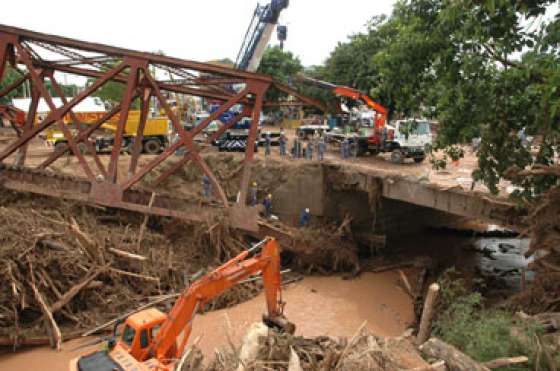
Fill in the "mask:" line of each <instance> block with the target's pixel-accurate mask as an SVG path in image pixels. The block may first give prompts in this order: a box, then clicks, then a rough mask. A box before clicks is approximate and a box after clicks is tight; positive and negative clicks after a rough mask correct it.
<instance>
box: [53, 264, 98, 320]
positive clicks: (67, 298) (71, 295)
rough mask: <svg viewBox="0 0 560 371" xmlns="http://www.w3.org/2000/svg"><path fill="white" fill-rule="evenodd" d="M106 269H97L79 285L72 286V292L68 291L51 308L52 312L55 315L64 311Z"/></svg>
mask: <svg viewBox="0 0 560 371" xmlns="http://www.w3.org/2000/svg"><path fill="white" fill-rule="evenodd" d="M103 270H104V268H97V269H95V270H94V271H93V272H92V273H91V274H90V275H88V276H87V277H86V278H84V279H83V280H82V282H80V283H78V284H77V285H74V286H72V288H70V290H68V291H67V292H66V293H64V295H62V297H61V298H60V300H58V301H57V302H56V303H54V304H53V305H52V307H51V311H52V312H53V313H55V312H56V311H58V310H60V309H62V308H63V307H64V306H65V305H66V304H68V303H69V302H70V301H71V300H72V299H73V298H74V297H75V296H76V295H78V293H79V292H80V291H82V289H83V288H84V287H86V286H87V285H88V284H89V283H90V282H91V281H93V279H94V278H96V277H97V276H98V275H99V273H101V272H102V271H103Z"/></svg>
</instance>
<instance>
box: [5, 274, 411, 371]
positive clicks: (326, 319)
mask: <svg viewBox="0 0 560 371" xmlns="http://www.w3.org/2000/svg"><path fill="white" fill-rule="evenodd" d="M398 282H399V276H398V274H397V273H396V272H384V273H364V274H362V275H360V276H359V277H358V278H356V279H354V280H342V279H341V278H340V277H306V278H305V279H304V280H302V281H300V282H298V283H295V284H291V285H289V286H288V287H287V288H285V289H284V292H283V295H284V300H285V301H286V302H287V304H286V308H285V314H286V316H287V317H288V319H289V320H290V321H292V322H294V323H295V324H296V326H297V330H296V334H298V335H304V336H317V335H329V336H345V337H350V336H352V335H353V334H354V332H356V330H357V329H358V328H359V327H360V325H361V324H362V323H363V322H364V321H367V327H368V328H369V329H370V330H371V331H372V332H373V333H375V334H377V335H384V336H397V335H400V334H401V333H402V332H403V331H404V330H406V328H407V327H408V326H409V325H410V324H411V323H412V321H413V319H414V314H413V305H412V302H411V300H410V297H409V296H408V295H407V294H405V293H404V291H403V290H401V289H400V288H399V286H398V285H399V284H398ZM265 310H266V306H265V302H264V297H263V295H262V294H261V295H259V296H258V297H256V298H254V299H252V300H249V301H247V302H245V303H242V304H239V305H237V306H235V307H232V308H228V309H223V310H218V311H214V312H210V313H206V314H204V315H199V316H197V317H196V318H195V320H194V326H193V333H192V336H191V342H192V341H193V340H194V339H197V338H200V339H199V343H198V346H199V347H200V348H201V349H202V351H203V353H204V354H205V355H212V354H213V352H214V349H216V348H220V347H224V346H226V345H227V344H228V340H227V338H228V334H229V337H230V338H231V339H233V341H234V342H236V343H237V344H239V342H240V340H241V338H242V337H243V335H244V333H245V331H246V329H247V328H248V326H250V325H251V324H252V323H253V322H256V321H259V320H260V318H261V315H262V313H264V311H265ZM83 342H86V341H85V340H83V339H77V340H73V341H70V342H68V343H65V344H64V345H63V350H62V351H61V352H56V351H53V350H51V349H50V348H49V347H38V348H33V349H27V350H23V351H18V352H16V353H5V354H2V355H0V371H14V370H16V371H27V370H29V371H31V370H66V369H67V368H68V361H69V360H70V359H71V358H74V357H76V356H77V355H79V354H80V353H84V352H87V351H88V350H90V349H91V350H95V349H96V348H99V346H92V347H89V348H84V349H81V350H79V351H70V350H69V349H71V348H74V347H76V346H78V345H80V344H81V343H83Z"/></svg>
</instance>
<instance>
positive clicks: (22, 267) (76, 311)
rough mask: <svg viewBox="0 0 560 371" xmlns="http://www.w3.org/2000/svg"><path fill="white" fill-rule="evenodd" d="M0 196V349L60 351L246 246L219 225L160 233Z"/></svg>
mask: <svg viewBox="0 0 560 371" xmlns="http://www.w3.org/2000/svg"><path fill="white" fill-rule="evenodd" d="M0 197H1V198H2V199H1V200H0V205H2V206H0V281H1V282H2V283H3V285H2V286H1V287H0V345H17V344H26V343H33V344H37V343H39V344H40V343H42V342H43V340H44V339H47V341H48V339H51V340H52V342H53V345H54V344H59V343H60V341H61V334H62V335H63V337H64V340H67V339H68V338H69V337H71V335H73V334H75V332H76V331H79V330H81V331H82V332H83V329H84V328H91V327H94V326H95V325H96V324H99V323H101V322H104V321H106V320H107V319H110V318H114V317H116V316H118V315H120V314H122V313H126V312H127V311H129V310H130V309H133V308H136V307H138V306H140V305H142V304H143V303H146V302H149V301H152V300H153V299H154V298H157V297H161V296H162V295H165V294H168V293H170V292H171V293H177V292H180V291H181V290H182V289H183V288H184V287H185V284H186V283H187V282H188V280H189V279H190V277H191V276H193V275H194V274H195V273H197V272H200V271H201V269H209V267H212V266H217V265H218V264H219V263H221V262H222V261H223V260H225V259H229V258H230V257H232V256H234V255H236V254H237V253H239V252H240V251H241V250H242V249H243V248H245V246H244V245H243V243H242V242H241V239H240V237H239V238H238V236H236V235H235V233H233V232H231V231H229V230H224V229H223V227H221V226H214V227H212V226H198V227H195V226H192V225H186V224H184V223H175V224H173V225H171V227H167V226H165V227H163V228H162V227H161V226H150V225H148V226H147V225H146V222H147V218H144V217H143V216H142V215H138V214H131V213H123V212H120V211H118V212H114V211H109V210H104V209H92V208H86V207H83V206H78V205H73V204H70V203H68V202H65V201H61V200H56V199H51V198H41V197H36V196H28V195H21V194H17V195H16V194H13V193H8V192H5V191H3V192H2V195H1V196H0ZM148 224H149V223H148ZM149 227H158V228H159V229H160V231H159V232H158V231H155V230H154V229H153V228H149ZM211 227H212V228H211ZM142 230H143V232H139V231H142ZM162 230H163V232H161V231H162ZM178 230H180V231H181V232H182V233H178ZM210 246H212V248H210ZM202 271H204V270H202ZM257 285H258V283H257V282H249V283H247V284H245V285H240V286H237V287H236V288H235V289H233V290H230V291H228V292H227V294H226V295H224V296H222V297H220V298H218V299H217V301H215V302H214V303H211V304H210V308H221V307H225V306H228V305H232V304H235V303H238V302H240V301H244V300H246V299H247V298H249V297H251V296H254V295H255V294H256V291H258V289H257V288H256V286H257ZM172 302H173V301H168V304H167V305H170V304H169V303H172ZM70 328H71V329H72V330H73V331H72V333H70V332H69V331H65V330H66V329H70Z"/></svg>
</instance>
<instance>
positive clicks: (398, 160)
mask: <svg viewBox="0 0 560 371" xmlns="http://www.w3.org/2000/svg"><path fill="white" fill-rule="evenodd" d="M403 160H404V156H403V153H402V152H401V151H400V150H398V149H395V150H394V151H393V152H391V162H392V163H394V164H402V163H403Z"/></svg>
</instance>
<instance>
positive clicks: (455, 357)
mask: <svg viewBox="0 0 560 371" xmlns="http://www.w3.org/2000/svg"><path fill="white" fill-rule="evenodd" d="M420 351H421V352H422V353H424V354H425V355H427V356H429V357H434V358H438V359H443V360H444V361H445V364H446V365H447V368H448V369H449V371H488V370H489V368H488V367H486V366H484V365H481V364H480V363H478V362H476V361H475V360H473V359H472V358H471V357H469V356H468V355H466V354H464V353H463V352H460V351H459V350H458V349H457V348H455V347H454V346H453V345H450V344H447V343H445V342H443V341H441V340H440V339H437V338H431V339H430V340H428V341H426V342H425V343H424V344H422V345H420Z"/></svg>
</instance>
